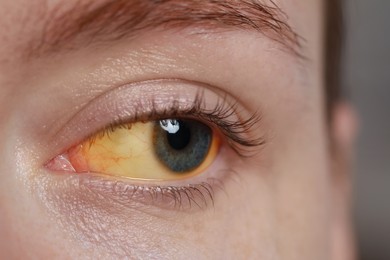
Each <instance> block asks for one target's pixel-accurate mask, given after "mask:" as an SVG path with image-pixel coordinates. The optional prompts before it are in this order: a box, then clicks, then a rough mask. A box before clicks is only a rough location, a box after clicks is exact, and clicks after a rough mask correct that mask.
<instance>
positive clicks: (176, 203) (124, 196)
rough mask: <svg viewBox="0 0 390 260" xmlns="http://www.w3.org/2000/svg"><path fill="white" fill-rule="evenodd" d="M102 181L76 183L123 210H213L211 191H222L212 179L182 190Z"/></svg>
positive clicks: (181, 187) (86, 180)
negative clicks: (140, 207) (134, 205)
mask: <svg viewBox="0 0 390 260" xmlns="http://www.w3.org/2000/svg"><path fill="white" fill-rule="evenodd" d="M102 178H104V179H102ZM102 178H100V177H98V176H96V177H92V178H89V179H80V185H82V186H86V187H88V190H91V191H93V192H94V193H98V194H99V195H101V196H103V197H104V198H111V199H114V200H115V201H116V202H117V203H120V204H122V205H123V206H126V205H128V204H131V203H134V202H136V203H141V204H144V205H148V206H149V205H152V206H156V207H160V208H164V209H168V210H181V211H182V210H185V211H186V210H197V209H200V210H204V209H207V208H209V207H210V206H212V207H214V192H215V189H220V190H222V191H225V189H224V185H223V183H222V182H221V181H219V180H218V179H215V178H208V179H207V181H204V182H201V183H198V184H189V185H186V186H172V185H171V186H160V185H156V186H141V185H133V184H129V183H127V182H126V181H118V180H115V181H113V180H107V177H102Z"/></svg>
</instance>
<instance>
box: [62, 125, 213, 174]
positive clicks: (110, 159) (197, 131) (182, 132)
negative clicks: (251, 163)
mask: <svg viewBox="0 0 390 260" xmlns="http://www.w3.org/2000/svg"><path fill="white" fill-rule="evenodd" d="M219 146H220V137H219V135H218V133H217V132H216V131H215V130H213V129H212V128H210V127H209V126H207V125H206V124H204V123H202V122H200V121H197V120H191V119H164V120H158V121H151V122H146V123H143V122H138V123H133V124H125V125H119V126H115V127H112V128H110V129H106V130H104V131H101V132H99V133H97V134H95V135H94V136H91V137H90V138H88V140H86V141H84V142H83V143H81V144H79V145H77V146H75V147H72V148H71V149H70V150H69V151H68V157H69V162H70V164H71V165H72V167H73V168H74V170H75V172H77V173H83V172H95V173H101V174H108V175H114V176H119V177H128V178H133V179H142V180H178V179H183V178H188V177H191V176H195V175H198V174H200V173H202V172H203V171H204V170H205V169H206V168H207V167H208V166H210V165H211V164H212V162H213V161H214V160H215V158H216V156H217V154H218V150H219Z"/></svg>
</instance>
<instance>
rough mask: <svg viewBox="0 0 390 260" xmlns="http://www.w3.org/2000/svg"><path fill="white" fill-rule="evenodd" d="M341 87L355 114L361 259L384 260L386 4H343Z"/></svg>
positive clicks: (389, 85)
mask: <svg viewBox="0 0 390 260" xmlns="http://www.w3.org/2000/svg"><path fill="white" fill-rule="evenodd" d="M345 12H346V17H345V20H346V25H347V49H346V53H345V63H344V70H345V73H344V75H345V78H344V83H345V85H346V87H347V93H348V95H349V97H350V98H351V100H352V101H353V102H354V103H355V105H356V107H357V109H358V113H359V115H360V123H361V129H360V138H359V140H358V147H357V148H358V151H357V161H356V166H355V167H356V169H355V221H356V226H357V233H358V238H359V250H360V256H361V259H362V260H382V259H383V260H390V120H389V119H390V113H389V112H390V29H389V27H390V0H346V10H345Z"/></svg>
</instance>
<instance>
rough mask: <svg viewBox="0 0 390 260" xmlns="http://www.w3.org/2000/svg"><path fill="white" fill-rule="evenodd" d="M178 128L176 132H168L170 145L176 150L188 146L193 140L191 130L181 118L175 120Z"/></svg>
mask: <svg viewBox="0 0 390 260" xmlns="http://www.w3.org/2000/svg"><path fill="white" fill-rule="evenodd" d="M175 123H176V124H177V126H178V130H177V131H176V132H175V133H169V132H167V140H168V143H169V145H170V146H171V147H172V148H173V149H175V150H182V149H184V148H186V147H187V145H188V144H189V143H190V141H191V130H190V128H189V127H188V126H187V124H185V123H184V122H183V121H181V120H177V121H176V120H175Z"/></svg>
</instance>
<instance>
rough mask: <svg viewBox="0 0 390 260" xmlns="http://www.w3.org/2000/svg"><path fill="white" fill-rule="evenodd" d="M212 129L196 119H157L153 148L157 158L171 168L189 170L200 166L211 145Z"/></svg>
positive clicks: (178, 171) (180, 171)
mask: <svg viewBox="0 0 390 260" xmlns="http://www.w3.org/2000/svg"><path fill="white" fill-rule="evenodd" d="M211 138H212V130H211V129H210V127H208V126H207V125H205V124H203V123H201V122H199V121H195V120H179V119H166V120H160V121H157V122H156V124H155V129H154V150H155V153H156V156H157V158H158V159H159V160H160V161H161V162H162V163H163V164H164V165H166V166H167V167H168V168H169V169H170V170H172V171H174V172H177V173H185V172H189V171H191V170H193V169H195V168H197V167H199V166H200V165H201V164H202V162H203V161H204V159H205V158H206V156H207V154H208V151H209V149H210V145H211Z"/></svg>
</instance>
